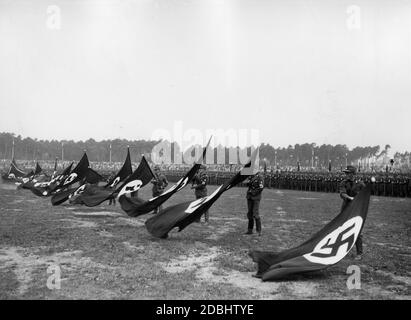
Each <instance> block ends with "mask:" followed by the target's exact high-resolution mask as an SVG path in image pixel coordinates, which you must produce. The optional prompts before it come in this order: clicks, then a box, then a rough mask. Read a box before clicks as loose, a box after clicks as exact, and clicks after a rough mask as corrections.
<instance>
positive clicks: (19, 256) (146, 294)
mask: <svg viewBox="0 0 411 320" xmlns="http://www.w3.org/2000/svg"><path fill="white" fill-rule="evenodd" d="M214 189H215V187H214V186H210V187H209V193H210V192H211V191H212V190H214ZM150 192H151V191H150V189H149V187H146V188H145V189H143V190H141V191H140V197H142V198H148V197H149V196H150ZM245 192H246V190H245V189H243V188H234V189H232V190H230V191H228V192H226V193H225V194H224V195H223V196H222V197H221V198H220V199H219V200H218V201H217V202H216V203H215V205H214V206H213V207H212V208H211V210H210V223H209V224H204V223H200V224H198V223H196V224H192V225H190V226H189V227H187V228H186V229H185V230H184V231H183V232H180V233H177V232H176V230H174V231H172V232H171V233H170V237H169V238H168V239H165V240H164V239H157V238H154V237H152V236H151V235H150V234H149V233H148V232H147V230H146V228H145V226H144V221H145V220H146V219H147V217H148V216H149V215H146V216H142V217H139V218H129V217H127V216H126V215H125V213H123V212H122V210H121V208H120V207H119V205H118V204H117V206H108V205H103V206H99V207H96V208H87V207H75V206H72V205H70V204H68V203H67V204H64V205H61V206H58V207H52V205H51V203H50V199H49V198H46V199H41V198H37V197H36V196H34V195H33V194H32V193H31V192H30V191H27V190H15V187H14V186H13V185H7V184H0V299H298V298H302V299H410V298H411V290H410V288H411V268H410V266H411V241H410V238H411V237H410V236H411V234H410V233H411V223H410V222H411V199H404V198H386V197H372V198H371V202H370V207H369V215H368V218H367V221H366V223H365V227H364V231H363V235H364V257H363V259H362V260H361V261H356V260H354V259H353V257H354V255H353V254H352V253H350V255H349V256H348V257H346V258H345V259H344V260H343V261H341V262H340V263H339V264H337V265H335V266H333V267H331V268H329V269H327V270H324V271H322V272H318V273H315V274H308V275H305V276H297V277H295V278H293V279H292V280H288V281H282V282H262V281H261V280H260V279H256V278H253V277H252V276H251V275H252V274H253V273H255V271H256V266H255V264H254V263H253V262H252V260H251V259H250V258H249V257H248V255H247V252H248V250H249V249H262V250H272V251H279V250H282V249H286V248H289V247H292V246H296V245H298V244H300V243H301V242H303V241H305V240H306V239H308V238H309V237H310V235H312V234H313V233H315V232H316V231H317V230H319V229H320V228H321V227H322V226H323V225H324V224H326V223H327V222H328V221H329V220H331V219H332V218H333V217H334V216H335V215H336V214H337V212H338V211H339V208H340V205H341V201H340V199H339V196H338V194H326V193H312V192H300V191H288V190H287V191H281V190H271V189H265V190H264V191H263V200H262V203H261V208H260V209H261V215H262V222H263V235H262V236H261V237H257V236H255V235H252V236H245V235H243V233H244V232H245V231H246V227H247V220H246V201H245ZM191 199H194V195H193V192H192V191H191V190H189V189H188V188H186V189H184V190H182V191H181V192H179V193H177V194H176V195H175V196H174V197H173V198H172V199H170V201H169V202H168V203H167V205H170V204H175V203H178V202H182V201H187V200H191ZM53 263H54V264H58V265H59V266H60V268H61V279H62V281H61V289H54V290H50V289H48V288H47V285H46V283H47V278H48V277H49V276H50V274H48V273H47V268H48V266H49V265H50V264H53ZM350 265H358V266H359V267H360V270H361V289H357V290H348V289H347V285H346V281H347V278H348V275H347V274H346V270H347V267H348V266H350Z"/></svg>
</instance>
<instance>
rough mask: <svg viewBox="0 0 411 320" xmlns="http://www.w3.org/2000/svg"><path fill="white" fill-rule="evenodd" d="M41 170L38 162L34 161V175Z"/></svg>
mask: <svg viewBox="0 0 411 320" xmlns="http://www.w3.org/2000/svg"><path fill="white" fill-rule="evenodd" d="M42 171H43V169H41V167H40V165H39V163H38V162H36V169H35V170H34V175H35V176H36V175H38V174H40V173H41V172H42Z"/></svg>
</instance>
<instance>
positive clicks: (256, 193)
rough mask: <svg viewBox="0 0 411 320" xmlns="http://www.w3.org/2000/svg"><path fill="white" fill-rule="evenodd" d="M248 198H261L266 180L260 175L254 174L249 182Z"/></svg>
mask: <svg viewBox="0 0 411 320" xmlns="http://www.w3.org/2000/svg"><path fill="white" fill-rule="evenodd" d="M247 186H248V190H247V199H249V200H260V199H261V193H262V191H263V189H264V182H263V179H262V177H261V176H260V175H255V176H253V177H252V178H251V179H250V181H249V182H248V183H247Z"/></svg>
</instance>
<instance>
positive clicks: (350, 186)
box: [339, 166, 365, 260]
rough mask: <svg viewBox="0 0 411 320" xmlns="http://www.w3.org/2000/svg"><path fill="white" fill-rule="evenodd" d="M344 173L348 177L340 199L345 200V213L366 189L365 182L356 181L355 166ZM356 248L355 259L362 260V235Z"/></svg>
mask: <svg viewBox="0 0 411 320" xmlns="http://www.w3.org/2000/svg"><path fill="white" fill-rule="evenodd" d="M343 172H344V173H345V174H346V177H345V179H344V180H342V181H341V183H340V190H339V191H340V197H341V198H342V199H343V203H342V206H341V211H343V210H344V209H345V208H346V207H347V206H348V204H349V203H350V202H351V201H352V200H354V197H355V196H356V195H357V194H358V192H360V190H361V189H362V188H364V187H365V184H364V182H362V181H360V180H357V179H355V174H356V169H355V167H354V166H347V168H346V169H345V170H343ZM355 247H356V249H357V257H356V258H355V259H356V260H361V255H362V253H363V249H362V235H361V234H359V235H358V238H357V241H356V242H355Z"/></svg>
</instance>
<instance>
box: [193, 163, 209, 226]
mask: <svg viewBox="0 0 411 320" xmlns="http://www.w3.org/2000/svg"><path fill="white" fill-rule="evenodd" d="M206 168H207V167H206V166H205V165H201V167H200V169H199V171H198V173H197V174H196V175H195V176H194V178H193V183H192V185H191V189H194V194H195V196H196V199H200V198H204V197H207V183H208V175H207V172H206ZM204 219H205V222H208V220H209V215H208V210H207V211H206V212H205V213H204ZM200 220H201V217H199V218H198V219H197V220H196V222H200Z"/></svg>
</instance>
